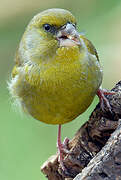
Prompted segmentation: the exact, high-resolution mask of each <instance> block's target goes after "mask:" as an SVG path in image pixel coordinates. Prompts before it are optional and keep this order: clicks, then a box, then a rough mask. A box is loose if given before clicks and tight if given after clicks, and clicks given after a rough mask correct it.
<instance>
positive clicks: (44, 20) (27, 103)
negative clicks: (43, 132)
mask: <svg viewBox="0 0 121 180" xmlns="http://www.w3.org/2000/svg"><path fill="white" fill-rule="evenodd" d="M15 63H16V64H15V66H14V68H13V71H12V79H11V81H10V83H9V90H10V93H11V94H12V96H13V98H15V99H16V100H17V101H18V102H19V103H20V104H21V107H22V109H23V110H24V111H25V112H27V113H28V114H30V115H31V116H33V117H34V118H35V119H37V120H39V121H42V122H44V123H47V124H58V125H59V131H58V141H57V144H58V153H59V160H60V163H61V165H62V167H63V169H64V166H63V156H62V153H63V150H64V144H62V143H61V137H60V136H61V125H62V124H64V123H67V122H70V121H72V120H74V119H75V118H76V117H77V116H79V115H80V114H82V113H83V112H84V111H85V110H86V109H87V108H88V107H89V105H90V104H91V103H92V101H93V99H94V97H95V95H96V94H98V96H99V97H100V99H101V102H102V104H103V102H106V103H107V104H108V102H107V101H106V99H105V96H104V95H105V93H107V92H106V91H104V90H101V89H100V85H101V83H102V69H101V66H100V62H99V58H98V54H97V52H96V49H95V48H94V46H93V45H92V43H91V42H90V41H89V40H88V39H86V38H85V37H84V36H83V35H81V34H80V33H78V32H77V29H76V19H75V17H74V16H73V15H72V14H71V13H70V12H69V11H67V10H64V9H48V10H45V11H43V12H41V13H39V14H37V15H36V16H34V18H33V19H32V20H31V21H30V23H29V25H28V26H27V28H26V30H25V33H24V34H23V37H22V39H21V41H20V44H19V47H18V49H17V52H16V57H15ZM67 141H68V140H66V143H67Z"/></svg>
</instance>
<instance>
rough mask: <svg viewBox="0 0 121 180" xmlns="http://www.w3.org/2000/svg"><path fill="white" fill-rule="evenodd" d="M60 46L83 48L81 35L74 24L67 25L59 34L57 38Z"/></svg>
mask: <svg viewBox="0 0 121 180" xmlns="http://www.w3.org/2000/svg"><path fill="white" fill-rule="evenodd" d="M56 38H57V40H58V41H59V45H60V46H61V47H62V46H66V47H69V46H76V45H78V46H81V42H80V37H79V33H78V32H77V30H76V28H75V27H74V25H73V24H71V23H67V24H66V25H64V26H63V27H62V28H61V29H60V30H59V31H58V33H57V36H56Z"/></svg>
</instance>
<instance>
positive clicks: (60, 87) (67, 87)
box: [23, 66, 102, 124]
mask: <svg viewBox="0 0 121 180" xmlns="http://www.w3.org/2000/svg"><path fill="white" fill-rule="evenodd" d="M93 68H94V67H93ZM95 68H96V69H93V70H92V68H91V67H90V68H88V72H86V71H85V69H84V70H80V68H78V69H76V71H74V72H72V71H70V72H67V71H65V72H60V71H59V72H56V77H55V78H52V74H51V75H50V77H51V79H50V78H48V80H47V79H46V80H45V79H44V80H43V81H42V83H41V86H40V87H38V86H28V88H26V96H24V97H23V104H24V106H25V109H26V110H27V111H28V112H29V113H30V114H31V115H32V116H33V117H34V118H36V119H38V120H40V121H42V122H45V123H48V124H63V123H67V122H69V121H72V120H73V119H74V118H76V117H77V116H78V115H79V114H81V113H83V112H84V111H85V110H86V109H87V108H88V106H89V105H90V104H91V102H92V100H93V98H94V96H95V94H96V91H97V89H98V88H99V86H100V84H101V80H102V78H101V72H100V69H99V68H98V67H96V66H95ZM51 72H52V71H51ZM44 77H46V75H44ZM60 77H61V78H60ZM24 93H25V92H24Z"/></svg>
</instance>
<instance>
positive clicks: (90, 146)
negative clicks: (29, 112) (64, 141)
mask: <svg viewBox="0 0 121 180" xmlns="http://www.w3.org/2000/svg"><path fill="white" fill-rule="evenodd" d="M112 90H113V91H114V92H116V93H115V94H114V95H107V99H108V100H109V103H110V105H111V107H112V112H110V111H109V109H108V108H107V107H105V111H104V112H102V110H101V108H100V104H98V105H97V106H96V108H95V109H94V111H93V112H92V114H91V116H90V118H89V120H88V122H86V123H85V124H84V125H83V126H82V127H81V128H80V129H79V130H78V132H77V133H76V135H75V136H74V138H73V139H72V140H71V141H70V142H69V144H68V147H67V148H68V150H69V154H65V156H64V165H65V167H66V168H67V172H68V173H65V172H63V170H62V168H61V165H60V164H59V162H58V155H55V156H52V157H51V158H50V159H49V160H48V161H46V162H45V163H44V164H43V166H42V167H41V171H42V172H43V173H44V174H45V175H46V176H47V178H48V180H71V179H73V178H75V180H87V179H89V180H94V179H97V177H100V179H101V178H102V179H104V178H108V177H109V178H110V177H111V178H113V177H116V178H119V179H120V177H121V152H120V148H121V125H119V126H118V123H119V119H121V81H120V82H119V83H118V84H116V86H115V87H114V88H113V89H112ZM114 131H115V132H114ZM109 138H110V139H109ZM108 139H109V140H108ZM109 166H110V168H109ZM115 168H116V170H114V169H115ZM119 169H120V172H119ZM82 170H83V171H82ZM80 172H81V174H79V173H80ZM78 174H79V175H78ZM111 175H112V176H111ZM114 179H115V178H114ZM114 179H112V180H114ZM119 179H117V180H119ZM106 180H107V179H106Z"/></svg>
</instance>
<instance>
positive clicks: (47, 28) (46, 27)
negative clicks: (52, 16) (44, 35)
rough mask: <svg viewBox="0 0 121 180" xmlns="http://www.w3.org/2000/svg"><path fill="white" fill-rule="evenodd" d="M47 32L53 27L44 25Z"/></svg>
mask: <svg viewBox="0 0 121 180" xmlns="http://www.w3.org/2000/svg"><path fill="white" fill-rule="evenodd" d="M43 27H44V29H45V31H51V25H50V24H44V25H43Z"/></svg>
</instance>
